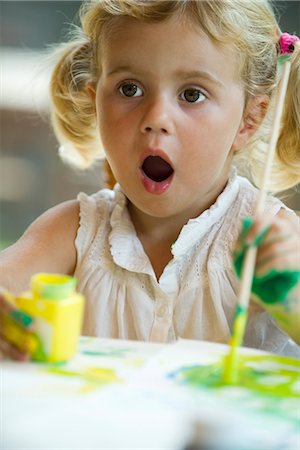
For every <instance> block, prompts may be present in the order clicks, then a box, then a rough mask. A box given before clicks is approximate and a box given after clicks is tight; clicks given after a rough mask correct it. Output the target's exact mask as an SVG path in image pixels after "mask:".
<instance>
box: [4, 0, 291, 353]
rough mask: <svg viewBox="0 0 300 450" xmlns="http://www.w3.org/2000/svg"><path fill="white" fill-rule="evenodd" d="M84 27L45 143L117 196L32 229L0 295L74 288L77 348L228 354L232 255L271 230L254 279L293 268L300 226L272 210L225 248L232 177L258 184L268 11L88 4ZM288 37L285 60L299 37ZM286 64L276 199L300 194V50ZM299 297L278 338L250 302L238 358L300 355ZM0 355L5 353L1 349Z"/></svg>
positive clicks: (213, 5) (67, 209)
mask: <svg viewBox="0 0 300 450" xmlns="http://www.w3.org/2000/svg"><path fill="white" fill-rule="evenodd" d="M81 23H82V30H79V31H78V34H77V35H76V37H75V39H74V41H73V42H71V43H68V44H66V45H65V46H64V47H62V48H61V49H60V50H59V59H58V62H57V65H56V67H55V70H54V72H53V75H52V81H51V95H52V103H53V124H54V129H55V131H56V134H57V136H58V138H59V140H60V141H61V143H62V146H63V148H64V149H65V150H67V151H68V153H69V154H70V152H71V153H72V152H73V154H74V156H75V157H76V159H77V160H79V161H81V163H82V165H84V166H86V167H87V166H90V165H91V164H92V163H93V162H94V161H95V160H96V159H97V158H98V157H99V154H100V146H101V148H103V149H104V150H105V154H106V157H107V160H108V162H109V165H110V167H111V169H112V172H113V174H114V177H115V179H116V180H117V184H116V185H115V187H114V189H113V190H108V189H103V190H101V191H99V192H97V193H95V194H94V195H92V196H87V195H85V194H83V193H81V194H79V196H78V199H77V200H74V201H69V202H66V203H63V204H61V205H59V206H57V207H55V208H53V209H51V210H49V211H48V212H46V213H45V214H43V215H42V216H41V217H40V218H38V219H37V220H36V221H35V222H34V223H33V224H32V225H31V226H30V227H29V229H28V230H27V231H26V232H25V234H24V235H23V236H22V237H21V239H20V240H19V241H18V242H17V243H16V244H14V245H13V246H11V247H10V248H8V249H6V250H5V251H4V252H2V254H1V258H0V285H2V286H3V287H4V288H6V289H9V290H10V291H13V292H19V291H21V290H24V289H26V288H27V287H28V283H29V279H30V277H31V276H32V275H33V274H34V273H36V272H60V273H66V274H72V275H74V276H75V277H77V279H78V289H79V290H80V291H81V292H82V293H83V294H84V295H85V298H86V313H85V320H84V328H83V334H86V335H93V336H99V337H111V338H122V339H139V340H146V341H159V342H170V341H172V340H174V339H177V338H187V339H202V340H209V341H215V342H224V343H227V342H228V339H229V336H230V327H231V323H232V319H233V314H234V310H235V306H236V302H237V292H238V288H239V280H238V278H237V277H236V275H235V273H234V269H233V262H232V254H233V251H234V249H236V251H238V250H239V248H240V247H241V246H242V245H244V243H245V242H246V243H247V242H248V243H251V242H253V240H254V239H255V237H256V236H257V235H258V234H259V233H261V231H262V230H263V229H265V228H266V226H268V231H267V233H266V234H265V236H264V239H263V241H262V242H261V243H260V245H259V246H258V256H257V266H256V273H255V275H256V276H257V277H258V276H262V275H264V274H266V273H268V272H269V271H270V270H271V269H277V270H282V269H291V270H299V269H300V261H299V255H300V248H299V246H300V243H299V242H300V240H299V221H298V219H297V216H296V215H295V214H294V213H293V212H292V211H290V210H288V209H287V208H286V207H285V206H284V205H283V203H281V202H280V201H279V200H277V199H275V198H273V197H268V199H267V202H266V208H265V214H264V215H263V217H257V218H256V219H255V222H254V224H253V226H252V227H251V229H250V231H249V233H248V234H246V236H243V237H242V238H240V240H239V241H238V237H239V234H240V229H241V221H242V219H243V218H244V217H245V216H251V215H253V212H254V208H255V202H256V199H257V195H258V191H257V189H256V188H255V187H253V185H252V184H250V182H249V181H248V180H247V179H246V178H243V177H241V176H238V175H237V169H236V168H235V167H236V166H237V164H239V166H242V167H243V169H244V171H245V170H246V168H248V169H249V171H251V168H253V169H254V170H253V171H252V177H253V176H256V178H257V179H259V174H260V171H261V166H262V165H263V164H264V153H265V149H266V145H267V144H266V142H267V140H268V136H269V131H270V130H269V126H268V124H269V113H270V112H272V111H271V110H272V99H273V98H274V95H275V93H276V88H277V86H278V82H279V79H280V67H279V66H278V53H280V52H283V49H282V46H280V36H281V32H280V30H279V27H278V25H277V22H276V20H275V17H274V14H273V12H272V10H271V7H270V5H269V4H268V3H267V1H266V0H263V1H262V0H259V1H258V0H257V1H256V0H253V1H251V2H244V1H237V0H232V1H230V0H228V1H226V2H225V1H203V0H200V1H190V0H180V1H151V0H91V1H89V2H87V3H85V4H84V5H83V7H82V9H81ZM288 39H290V41H289V45H288V51H289V52H292V51H293V48H294V46H295V47H296V42H295V41H296V40H297V38H296V37H293V36H289V37H288ZM284 42H285V44H286V40H285V41H284ZM297 53H298V54H297ZM291 57H292V58H293V65H292V73H291V77H290V84H289V88H288V89H289V90H288V94H287V99H286V109H285V113H284V118H283V119H284V123H283V124H282V130H281V134H280V138H279V141H278V148H277V155H276V164H275V168H274V174H273V181H274V183H273V186H271V188H272V189H273V190H275V189H276V190H278V191H280V190H284V189H287V188H289V187H291V186H293V185H295V184H296V183H298V182H299V181H300V172H299V165H300V154H299V148H300V136H299V129H300V128H299V127H300V108H299V96H300V52H296V51H295V52H294V54H293V55H291ZM246 159H247V161H248V163H247V166H246ZM235 160H236V161H235ZM248 169H247V170H248ZM249 173H250V172H249ZM274 188H275V189H274ZM237 242H238V244H236V243H237ZM236 245H237V247H236ZM298 288H299V283H298V287H297V286H296V287H294V288H293V289H291V290H290V291H289V292H288V295H287V297H286V299H285V305H286V304H287V305H289V306H288V307H289V308H290V309H291V314H290V316H291V322H290V323H285V322H284V321H281V323H280V326H281V327H283V328H284V329H285V331H282V329H281V328H279V326H278V324H277V323H276V322H275V321H274V319H273V317H272V314H273V310H275V309H274V308H273V309H272V304H271V302H272V299H267V301H266V299H261V298H257V297H256V301H253V300H252V301H251V303H250V307H249V322H248V326H247V331H246V336H245V341H244V344H245V345H246V346H251V347H256V348H259V349H265V350H268V351H272V352H277V353H284V354H290V355H296V354H298V355H299V354H300V352H299V347H298V345H297V344H296V343H295V341H298V343H299V342H300V336H299V328H298V327H297V324H296V325H295V324H294V325H293V326H291V323H292V320H293V318H295V317H296V316H295V312H297V311H298V314H299V303H300V300H299V298H300V297H299V296H298V295H297V290H298V293H299V289H298ZM1 305H2V308H3V309H5V305H4V302H2V303H1ZM276 308H277V309H278V305H277V306H276ZM277 316H278V314H277ZM277 316H276V318H278V317H277ZM286 333H287V334H286ZM290 338H292V339H293V340H292V339H290ZM1 346H2V348H3V349H4V348H5V352H6V353H10V354H11V349H10V346H9V344H8V343H7V342H5V340H4V339H2V340H1Z"/></svg>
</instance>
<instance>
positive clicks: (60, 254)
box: [0, 200, 79, 292]
mask: <svg viewBox="0 0 300 450" xmlns="http://www.w3.org/2000/svg"><path fill="white" fill-rule="evenodd" d="M78 212H79V204H78V202H77V201H76V200H74V201H67V202H64V203H61V204H60V205H57V206H55V207H53V208H51V209H49V210H47V211H46V212H44V213H43V214H42V215H41V216H39V217H38V218H37V219H36V220H35V221H34V222H33V223H32V224H31V225H30V226H29V227H28V229H27V230H26V231H25V233H24V234H23V235H22V236H21V238H20V239H19V240H18V241H17V242H16V243H15V244H13V245H12V246H10V247H8V248H7V249H6V250H4V251H3V252H1V254H0V274H1V275H0V285H2V286H4V287H6V288H7V289H9V290H11V291H12V292H19V291H20V290H24V289H25V288H27V286H28V283H29V280H30V278H31V276H32V275H33V274H35V273H37V272H58V273H68V274H72V273H73V271H74V269H75V264H76V251H75V247H74V239H75V236H76V233H77V229H78V224H79V220H78V217H79V214H78Z"/></svg>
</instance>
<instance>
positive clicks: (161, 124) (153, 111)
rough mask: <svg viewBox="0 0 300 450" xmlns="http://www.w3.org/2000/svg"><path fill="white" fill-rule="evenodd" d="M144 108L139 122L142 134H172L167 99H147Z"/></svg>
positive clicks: (172, 129)
mask: <svg viewBox="0 0 300 450" xmlns="http://www.w3.org/2000/svg"><path fill="white" fill-rule="evenodd" d="M144 107H145V109H144V114H143V116H142V121H141V132H142V133H144V134H145V133H156V134H160V133H161V134H172V133H173V131H174V122H173V117H172V105H171V103H170V101H169V100H168V99H166V98H164V97H163V96H157V97H155V98H152V99H149V101H148V102H146V104H145V105H144Z"/></svg>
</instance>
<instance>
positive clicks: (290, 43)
mask: <svg viewBox="0 0 300 450" xmlns="http://www.w3.org/2000/svg"><path fill="white" fill-rule="evenodd" d="M297 41H300V38H299V37H298V36H296V35H295V34H289V33H282V35H281V36H280V38H279V54H280V55H290V54H292V53H293V51H294V49H295V46H294V43H295V42H297Z"/></svg>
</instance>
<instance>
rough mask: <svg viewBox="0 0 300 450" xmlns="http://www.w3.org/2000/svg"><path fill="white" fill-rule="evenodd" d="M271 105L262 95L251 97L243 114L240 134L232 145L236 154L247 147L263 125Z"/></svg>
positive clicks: (238, 133)
mask: <svg viewBox="0 0 300 450" xmlns="http://www.w3.org/2000/svg"><path fill="white" fill-rule="evenodd" d="M268 105H269V97H268V96H267V95H260V96H256V97H250V98H249V100H248V102H247V104H246V107H245V110H244V114H243V118H242V120H241V123H240V126H239V129H238V132H237V134H236V136H235V139H234V142H233V144H232V150H233V151H234V152H236V151H238V150H241V149H242V148H244V147H245V145H246V144H247V142H248V141H249V139H250V138H251V137H252V135H253V134H254V133H255V132H256V130H257V129H258V127H259V126H260V124H261V123H262V121H263V119H264V117H265V115H266V112H267V109H268Z"/></svg>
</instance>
